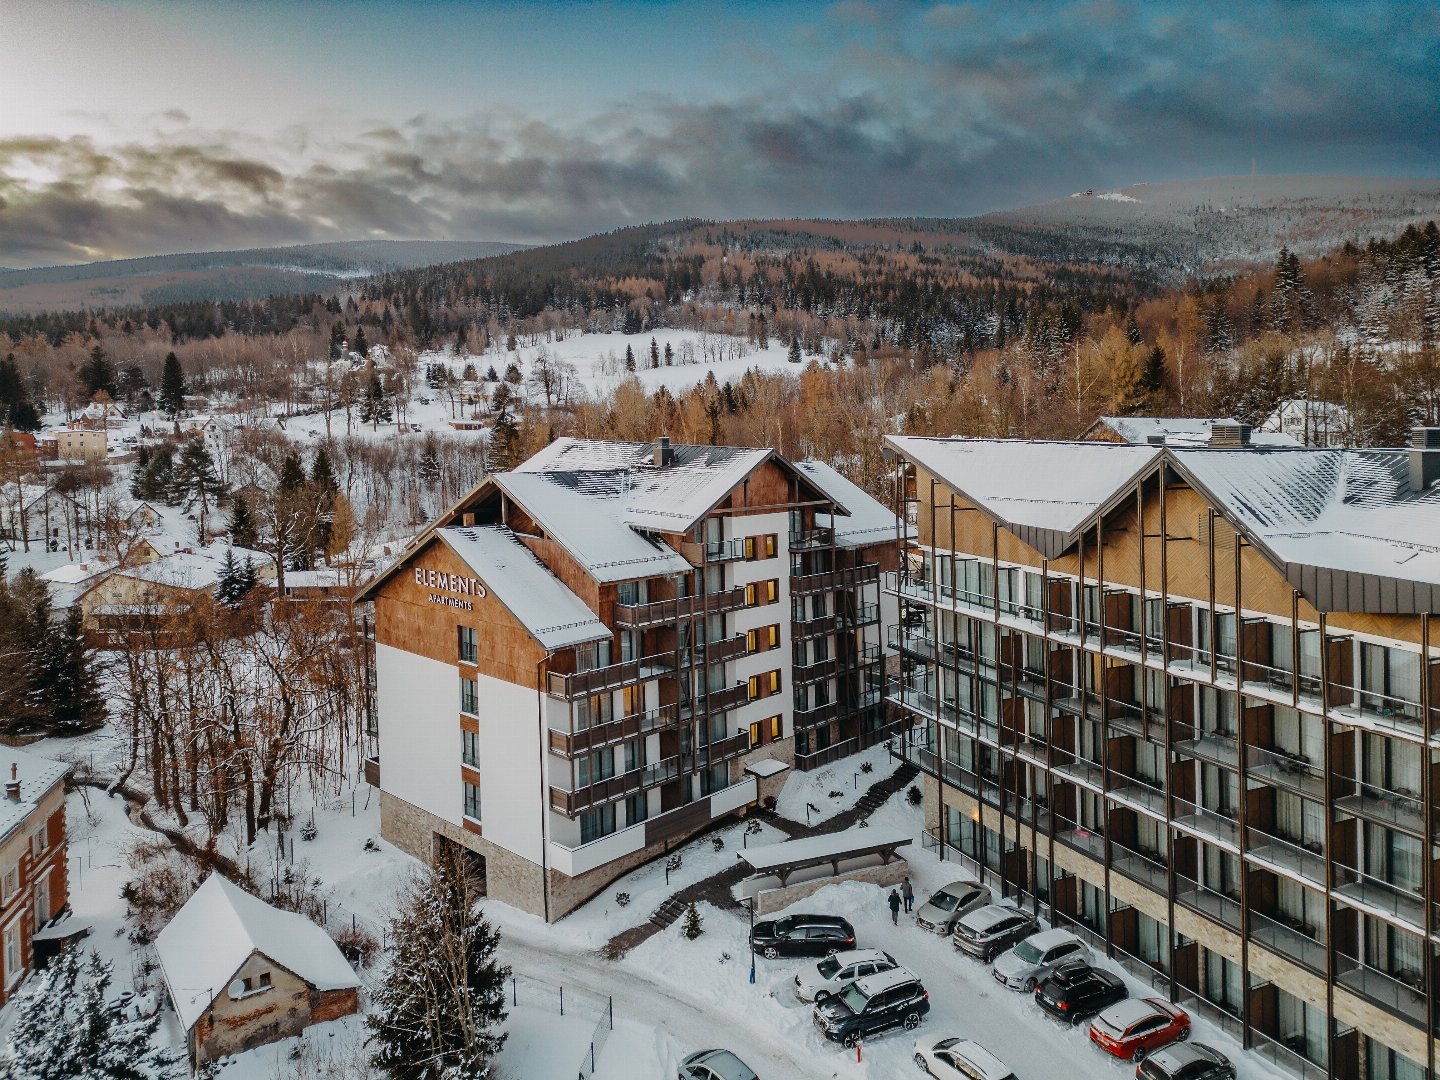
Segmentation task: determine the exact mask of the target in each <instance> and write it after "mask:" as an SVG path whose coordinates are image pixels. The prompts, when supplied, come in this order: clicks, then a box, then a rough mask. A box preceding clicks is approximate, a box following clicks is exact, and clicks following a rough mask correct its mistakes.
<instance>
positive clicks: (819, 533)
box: [358, 438, 897, 920]
mask: <svg viewBox="0 0 1440 1080" xmlns="http://www.w3.org/2000/svg"><path fill="white" fill-rule="evenodd" d="M895 537H896V523H895V518H894V515H893V514H891V513H890V512H889V511H888V510H887V509H886V508H885V507H884V506H882V505H881V504H880V503H879V502H877V501H876V500H875V499H873V498H872V497H871V496H869V495H867V494H866V493H865V492H864V491H862V490H861V489H860V488H859V487H857V486H856V485H854V484H852V483H850V482H849V481H848V480H846V479H845V478H844V477H842V476H840V475H839V474H838V473H837V472H835V470H834V469H831V468H829V467H827V466H825V465H821V464H818V463H814V462H791V461H788V460H786V459H785V458H783V457H781V456H780V455H779V454H777V453H775V452H774V451H773V450H768V449H757V448H746V447H732V446H684V445H680V446H677V445H672V444H671V443H670V442H669V440H668V439H660V440H659V441H657V442H655V443H635V442H601V441H592V440H583V439H571V438H565V439H558V440H556V441H555V442H554V443H552V444H551V445H549V446H548V447H546V448H545V449H544V450H541V451H540V452H539V453H538V454H536V455H535V456H534V457H532V458H530V459H529V460H528V461H525V462H523V463H522V464H520V465H519V466H518V467H517V468H515V469H514V470H512V471H509V472H503V473H497V474H493V475H491V476H489V477H487V478H486V479H485V481H484V482H483V483H482V484H480V485H479V486H478V487H477V488H475V490H473V491H471V492H470V493H469V494H467V495H466V496H465V497H464V498H462V499H461V500H460V501H459V502H457V503H456V504H455V505H454V506H453V507H451V508H450V509H448V510H446V511H445V512H444V513H443V514H441V515H440V517H439V518H438V519H437V520H436V521H434V522H432V523H431V525H430V526H429V527H428V528H427V529H426V530H425V531H424V532H423V533H422V534H421V535H420V536H419V537H418V538H417V539H416V540H415V541H414V543H412V544H411V545H410V546H409V547H408V548H407V549H406V550H405V551H404V552H403V553H402V555H401V556H400V558H399V559H398V560H396V561H394V562H393V563H392V564H391V565H390V566H389V567H388V568H387V569H386V570H385V571H384V572H383V573H381V574H380V575H379V576H378V577H377V578H376V579H375V580H373V581H372V582H370V583H369V584H368V585H367V586H366V587H365V588H364V589H363V590H362V591H361V593H360V594H359V596H358V599H359V600H362V601H363V600H367V599H369V600H374V602H375V627H376V630H375V639H376V646H375V653H376V660H375V670H376V681H377V698H376V708H377V713H378V723H379V750H380V754H379V760H378V762H372V767H371V769H370V774H371V775H374V776H376V777H377V779H378V785H379V787H380V807H381V809H380V814H381V830H382V833H383V835H384V836H385V837H386V838H387V839H388V840H390V841H391V842H392V843H394V844H396V845H397V846H399V847H401V848H402V849H404V850H406V851H408V852H410V853H412V854H414V855H416V856H417V857H420V858H425V859H428V858H430V856H431V853H432V851H433V849H434V847H435V845H436V844H453V845H456V846H458V847H459V848H460V849H461V850H463V851H465V852H468V853H470V854H471V855H472V856H473V857H474V859H475V860H476V861H478V862H479V863H481V864H482V865H483V869H484V876H485V878H486V881H487V887H488V889H489V893H490V895H491V896H492V897H494V898H496V899H500V900H503V901H504V902H506V903H509V904H512V905H514V906H516V907H519V908H522V909H523V910H526V911H529V912H532V913H534V914H537V915H540V916H541V917H542V918H545V919H547V920H553V919H556V918H559V917H561V916H562V915H564V914H566V913H567V912H569V911H571V910H572V909H573V908H575V907H576V906H577V905H578V904H580V903H582V902H583V901H584V900H586V899H588V898H589V897H590V896H592V895H594V893H595V892H597V891H598V890H599V889H601V888H603V887H604V886H605V885H606V884H608V883H609V882H611V881H613V880H614V879H615V878H616V877H618V876H619V875H620V874H622V873H624V872H626V871H627V870H629V869H631V868H633V867H634V866H637V865H639V864H640V863H642V862H644V861H646V860H647V859H650V858H654V857H655V856H656V855H658V854H660V853H662V852H664V851H665V850H666V849H667V848H668V847H669V846H671V845H673V844H674V843H675V842H676V841H677V840H680V839H682V838H684V837H686V836H689V835H691V834H693V833H694V832H696V831H698V830H700V829H703V828H705V827H706V826H708V825H709V824H710V823H711V822H712V821H714V820H716V819H717V818H722V817H724V816H726V815H729V814H733V813H736V812H738V811H741V810H743V809H744V808H745V807H748V806H750V805H751V804H753V803H755V802H757V801H760V800H763V799H765V798H766V797H767V796H769V795H771V794H774V793H775V792H778V790H779V787H780V785H781V784H782V783H783V782H784V776H783V775H782V774H783V773H784V771H785V770H786V769H789V768H799V769H809V768H816V767H819V766H821V765H825V764H828V763H830V762H833V761H836V760H838V759H839V758H841V757H843V756H846V755H848V754H852V753H855V752H856V751H858V750H860V749H863V748H865V747H868V746H871V745H873V744H875V743H876V742H879V741H881V740H883V739H884V738H885V737H886V736H887V735H888V733H889V730H890V728H889V722H890V715H889V714H888V713H887V711H886V709H885V707H884V706H883V704H882V703H881V699H882V697H883V693H882V684H883V679H884V671H883V668H884V649H883V640H884V638H883V634H882V632H881V626H882V625H883V624H884V623H885V622H887V621H890V620H889V618H888V617H887V614H886V610H885V602H884V601H882V599H881V596H880V579H881V575H882V573H883V572H884V571H886V570H891V569H893V568H894V565H895V559H896V550H897V549H896V544H895ZM892 603H893V602H892Z"/></svg>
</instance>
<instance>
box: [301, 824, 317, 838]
mask: <svg viewBox="0 0 1440 1080" xmlns="http://www.w3.org/2000/svg"><path fill="white" fill-rule="evenodd" d="M319 835H320V831H319V830H318V829H316V828H315V822H314V821H307V822H305V824H304V825H302V826H300V839H301V840H314V839H315V837H317V836H319Z"/></svg>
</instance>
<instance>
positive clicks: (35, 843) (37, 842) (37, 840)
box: [30, 825, 50, 859]
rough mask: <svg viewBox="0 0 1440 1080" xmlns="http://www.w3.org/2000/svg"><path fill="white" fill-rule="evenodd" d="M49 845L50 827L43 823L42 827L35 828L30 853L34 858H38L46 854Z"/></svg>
mask: <svg viewBox="0 0 1440 1080" xmlns="http://www.w3.org/2000/svg"><path fill="white" fill-rule="evenodd" d="M49 847H50V832H49V829H48V828H47V827H46V826H44V825H41V826H40V828H38V829H36V830H35V835H34V836H32V837H31V838H30V855H31V857H32V858H36V859H38V858H39V857H40V856H41V855H43V854H45V852H46V851H47V850H48V849H49Z"/></svg>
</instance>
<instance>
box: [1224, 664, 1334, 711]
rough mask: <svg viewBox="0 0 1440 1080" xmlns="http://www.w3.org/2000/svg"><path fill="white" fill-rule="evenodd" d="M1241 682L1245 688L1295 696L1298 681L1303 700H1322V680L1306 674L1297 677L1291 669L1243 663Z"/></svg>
mask: <svg viewBox="0 0 1440 1080" xmlns="http://www.w3.org/2000/svg"><path fill="white" fill-rule="evenodd" d="M1240 681H1241V683H1242V685H1244V686H1247V687H1249V686H1263V687H1265V689H1267V690H1269V691H1271V692H1272V693H1277V694H1294V693H1295V684H1296V682H1297V681H1298V682H1299V684H1300V696H1301V697H1302V698H1313V699H1315V700H1317V701H1318V700H1319V698H1320V679H1319V678H1318V677H1317V676H1315V675H1306V674H1304V673H1301V674H1300V675H1298V676H1297V675H1296V674H1295V672H1293V671H1291V670H1290V669H1289V668H1280V667H1275V666H1273V665H1271V664H1262V663H1259V662H1257V661H1254V660H1243V661H1241V663H1240Z"/></svg>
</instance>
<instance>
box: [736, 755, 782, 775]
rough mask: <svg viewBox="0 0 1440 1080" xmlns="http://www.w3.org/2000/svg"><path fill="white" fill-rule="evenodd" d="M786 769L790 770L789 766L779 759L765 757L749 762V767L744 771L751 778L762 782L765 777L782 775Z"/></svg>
mask: <svg viewBox="0 0 1440 1080" xmlns="http://www.w3.org/2000/svg"><path fill="white" fill-rule="evenodd" d="M788 768H790V766H789V765H788V764H786V763H785V762H783V761H781V760H780V759H779V758H773V757H767V758H761V759H760V760H759V761H752V762H750V764H749V765H746V766H745V771H746V772H747V773H749V774H750V775H751V776H758V777H760V778H761V779H762V780H763V779H764V778H765V777H767V776H774V775H775V774H776V773H782V772H784V771H785V770H786V769H788Z"/></svg>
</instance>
